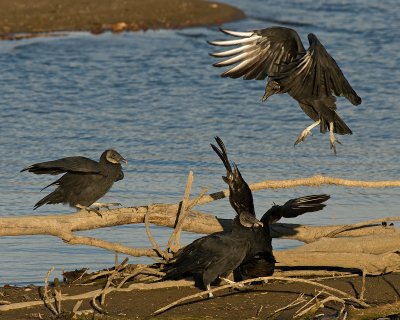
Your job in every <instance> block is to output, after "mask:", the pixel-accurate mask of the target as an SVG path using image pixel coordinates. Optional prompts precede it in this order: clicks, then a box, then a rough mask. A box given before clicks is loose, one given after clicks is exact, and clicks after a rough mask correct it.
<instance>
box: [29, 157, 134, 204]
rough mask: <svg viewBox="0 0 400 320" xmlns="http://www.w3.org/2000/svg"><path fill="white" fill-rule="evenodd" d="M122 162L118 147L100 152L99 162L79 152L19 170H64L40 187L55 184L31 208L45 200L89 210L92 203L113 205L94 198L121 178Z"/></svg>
mask: <svg viewBox="0 0 400 320" xmlns="http://www.w3.org/2000/svg"><path fill="white" fill-rule="evenodd" d="M121 162H124V163H127V161H126V160H125V159H124V158H123V157H122V156H121V155H120V154H119V153H118V152H117V151H115V150H106V151H104V152H103V153H102V155H101V156H100V161H99V162H97V161H94V160H91V159H88V158H85V157H79V156H78V157H66V158H61V159H58V160H54V161H47V162H40V163H35V164H33V165H31V166H29V167H27V168H25V169H23V170H21V172H22V171H29V172H32V173H35V174H51V175H57V174H61V173H65V174H64V175H63V176H62V177H61V178H60V179H58V180H56V181H54V182H53V183H51V184H49V185H48V186H46V187H44V188H43V189H46V188H47V187H49V186H52V185H56V186H57V188H56V189H55V190H54V191H53V192H52V193H50V194H48V195H47V196H46V197H44V198H43V199H41V200H39V201H38V202H37V203H36V204H35V206H34V210H35V209H37V208H39V207H40V206H42V205H44V204H56V203H63V204H69V205H70V206H71V207H75V208H78V209H85V210H89V211H92V210H93V209H89V206H91V205H94V206H97V207H102V206H108V205H112V204H102V203H97V202H96V201H97V200H98V199H100V198H101V197H103V196H104V195H105V194H106V193H107V192H108V190H110V188H111V186H112V185H113V183H114V182H115V181H119V180H122V179H123V178H124V173H123V171H122V167H121ZM43 189H42V190H43ZM94 211H96V210H94Z"/></svg>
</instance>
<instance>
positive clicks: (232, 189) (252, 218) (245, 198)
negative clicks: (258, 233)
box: [211, 137, 263, 227]
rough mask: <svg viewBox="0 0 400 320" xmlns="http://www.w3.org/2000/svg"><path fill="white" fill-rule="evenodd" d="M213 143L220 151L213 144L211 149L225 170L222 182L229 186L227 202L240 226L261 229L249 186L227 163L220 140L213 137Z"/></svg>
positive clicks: (235, 167)
mask: <svg viewBox="0 0 400 320" xmlns="http://www.w3.org/2000/svg"><path fill="white" fill-rule="evenodd" d="M215 141H216V142H217V144H218V146H219V147H220V148H221V149H218V148H217V147H216V146H215V145H213V144H211V147H212V148H213V150H214V151H215V153H216V154H217V155H218V156H219V157H220V159H221V161H222V163H223V164H224V166H225V168H226V177H224V176H223V177H222V180H224V181H225V182H226V184H227V185H228V186H229V202H230V203H231V206H232V208H233V209H234V210H235V211H236V213H237V215H238V217H239V221H240V223H241V225H243V226H244V227H255V226H260V227H262V226H263V224H262V223H261V222H260V221H259V220H258V219H257V218H256V213H255V211H254V203H253V194H252V193H251V190H250V188H249V185H248V184H247V183H246V181H245V180H244V179H243V177H242V175H241V173H240V171H239V168H238V167H237V165H236V164H235V163H234V162H232V165H231V163H230V162H229V159H228V153H227V152H226V148H225V145H224V143H223V142H222V140H221V138H219V137H215ZM232 166H233V169H232Z"/></svg>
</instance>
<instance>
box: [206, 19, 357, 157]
mask: <svg viewBox="0 0 400 320" xmlns="http://www.w3.org/2000/svg"><path fill="white" fill-rule="evenodd" d="M221 31H222V32H224V33H225V34H228V35H230V36H234V37H238V39H234V40H225V41H211V42H209V43H210V44H211V45H214V46H223V47H225V46H238V47H236V48H234V49H229V50H227V51H223V52H216V53H211V54H210V55H211V56H213V57H216V58H223V59H225V60H223V61H220V62H217V63H215V64H214V66H215V67H225V66H229V68H230V69H228V70H227V71H225V72H224V73H222V75H221V76H222V77H230V78H240V77H243V79H245V80H250V79H256V80H264V79H266V78H268V82H267V84H266V87H265V94H264V96H263V98H262V100H263V101H265V100H267V99H268V97H269V96H271V95H273V94H277V93H288V94H289V95H290V96H292V97H293V98H294V99H295V100H297V102H298V103H299V105H300V107H301V109H302V110H303V111H304V113H305V114H306V115H307V116H309V117H310V118H311V119H312V120H313V121H314V123H313V124H312V125H310V126H308V127H307V128H305V129H304V130H303V131H302V132H301V134H300V135H299V137H298V138H297V140H296V142H295V143H294V144H295V145H297V144H298V143H299V142H301V141H304V140H305V138H306V137H307V136H308V135H309V134H311V129H313V128H314V127H316V126H318V125H319V126H320V132H322V133H325V132H326V131H329V141H330V147H331V149H333V151H334V153H335V154H336V146H335V142H338V143H340V142H339V140H338V139H337V138H336V137H335V133H337V134H341V135H344V134H352V131H351V130H350V128H349V127H348V126H347V125H346V123H345V122H344V121H343V120H342V119H341V118H340V116H339V114H338V113H337V112H336V97H335V96H344V97H346V98H347V99H348V100H349V101H350V102H351V103H352V104H353V105H359V104H360V103H361V98H360V97H359V96H358V95H357V93H356V92H355V91H354V90H353V88H352V87H351V85H350V84H349V82H348V81H347V79H346V78H345V76H344V75H343V73H342V71H341V70H340V68H339V66H338V65H337V64H336V61H335V60H334V59H333V58H332V57H331V56H330V55H329V53H328V52H327V51H326V49H325V47H324V46H323V45H322V44H321V42H320V41H319V40H318V38H317V37H316V36H315V35H314V34H312V33H310V34H309V35H308V41H309V43H310V46H309V48H308V49H307V50H306V49H305V48H304V46H303V44H302V42H301V40H300V37H299V35H298V34H297V32H296V31H295V30H293V29H290V28H285V27H270V28H266V29H261V30H254V31H250V32H237V31H230V30H221Z"/></svg>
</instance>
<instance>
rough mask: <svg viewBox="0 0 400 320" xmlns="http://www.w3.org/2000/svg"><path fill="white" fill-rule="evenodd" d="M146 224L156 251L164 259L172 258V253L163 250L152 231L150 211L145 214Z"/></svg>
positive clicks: (148, 234)
mask: <svg viewBox="0 0 400 320" xmlns="http://www.w3.org/2000/svg"><path fill="white" fill-rule="evenodd" d="M144 225H145V227H146V233H147V237H148V238H149V241H150V243H151V245H152V246H153V249H154V251H156V252H157V254H158V255H159V256H160V257H162V258H163V259H164V261H168V260H169V259H170V255H169V254H168V253H167V252H164V251H163V250H161V248H160V247H159V246H158V244H157V242H156V241H155V240H154V238H153V235H152V233H151V231H150V225H149V211H147V212H146V214H145V215H144Z"/></svg>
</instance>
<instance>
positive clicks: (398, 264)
mask: <svg viewBox="0 0 400 320" xmlns="http://www.w3.org/2000/svg"><path fill="white" fill-rule="evenodd" d="M274 256H275V258H276V260H277V261H278V263H277V267H304V268H305V269H307V268H310V267H317V268H326V267H333V268H344V269H358V270H360V271H361V272H365V273H366V274H370V275H379V274H384V273H390V272H395V271H400V252H387V253H383V254H379V255H375V254H368V253H355V252H351V253H348V252H316V251H302V250H296V249H294V250H285V251H275V252H274Z"/></svg>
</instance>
